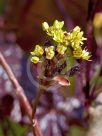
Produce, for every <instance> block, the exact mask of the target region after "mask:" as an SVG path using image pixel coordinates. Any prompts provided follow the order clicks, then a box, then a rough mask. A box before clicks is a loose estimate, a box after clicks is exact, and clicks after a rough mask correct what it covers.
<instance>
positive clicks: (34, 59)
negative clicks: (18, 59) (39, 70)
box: [31, 56, 39, 64]
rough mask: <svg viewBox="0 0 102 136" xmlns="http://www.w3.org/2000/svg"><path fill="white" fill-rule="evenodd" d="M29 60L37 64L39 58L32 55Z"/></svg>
mask: <svg viewBox="0 0 102 136" xmlns="http://www.w3.org/2000/svg"><path fill="white" fill-rule="evenodd" d="M31 61H32V62H33V63H34V64H37V63H38V62H39V58H38V57H36V56H34V57H32V58H31Z"/></svg>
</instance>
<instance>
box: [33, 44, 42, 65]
mask: <svg viewBox="0 0 102 136" xmlns="http://www.w3.org/2000/svg"><path fill="white" fill-rule="evenodd" d="M43 53H44V50H43V48H42V47H41V46H40V45H36V46H35V49H34V51H33V52H31V55H32V58H31V61H32V62H33V63H35V64H36V63H38V62H39V60H40V57H41V56H42V55H43Z"/></svg>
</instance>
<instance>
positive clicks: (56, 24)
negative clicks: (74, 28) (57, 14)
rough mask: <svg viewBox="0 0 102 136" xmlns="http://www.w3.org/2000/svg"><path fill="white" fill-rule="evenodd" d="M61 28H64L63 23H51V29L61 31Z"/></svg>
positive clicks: (56, 21)
mask: <svg viewBox="0 0 102 136" xmlns="http://www.w3.org/2000/svg"><path fill="white" fill-rule="evenodd" d="M63 26H64V21H58V20H55V21H54V23H53V27H54V28H55V29H62V28H63Z"/></svg>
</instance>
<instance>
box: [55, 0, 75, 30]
mask: <svg viewBox="0 0 102 136" xmlns="http://www.w3.org/2000/svg"><path fill="white" fill-rule="evenodd" d="M54 1H55V2H56V5H57V7H58V8H59V10H60V12H61V14H62V16H63V18H64V21H65V25H66V27H67V29H68V30H69V31H70V30H72V28H73V26H74V24H73V21H72V19H71V18H70V16H69V15H68V14H67V11H66V9H65V7H64V4H63V2H62V0H54Z"/></svg>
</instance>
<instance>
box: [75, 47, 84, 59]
mask: <svg viewBox="0 0 102 136" xmlns="http://www.w3.org/2000/svg"><path fill="white" fill-rule="evenodd" d="M73 57H75V58H76V59H80V58H81V57H82V49H81V47H79V48H76V49H75V50H74V51H73Z"/></svg>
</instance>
